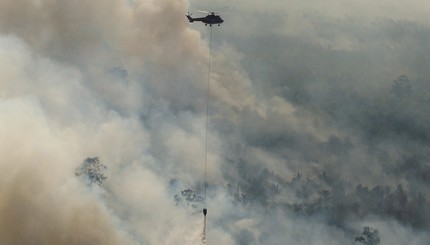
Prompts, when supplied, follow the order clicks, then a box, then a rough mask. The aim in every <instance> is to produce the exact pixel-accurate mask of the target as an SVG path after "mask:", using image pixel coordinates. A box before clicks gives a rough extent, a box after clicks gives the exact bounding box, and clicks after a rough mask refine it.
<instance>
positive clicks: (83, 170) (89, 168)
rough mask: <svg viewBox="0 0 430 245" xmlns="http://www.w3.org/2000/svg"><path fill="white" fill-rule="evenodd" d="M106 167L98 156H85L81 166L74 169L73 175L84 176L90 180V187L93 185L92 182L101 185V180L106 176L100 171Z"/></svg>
mask: <svg viewBox="0 0 430 245" xmlns="http://www.w3.org/2000/svg"><path fill="white" fill-rule="evenodd" d="M106 169H107V167H106V166H105V165H103V164H102V163H100V160H99V158H98V157H93V158H91V157H87V158H86V159H85V160H84V162H83V163H82V164H81V166H80V167H79V168H77V169H76V170H75V175H76V176H86V177H87V178H88V180H89V181H90V187H92V186H93V183H97V184H98V185H99V186H103V181H105V180H106V179H107V177H106V176H105V175H104V174H103V172H102V171H103V170H106Z"/></svg>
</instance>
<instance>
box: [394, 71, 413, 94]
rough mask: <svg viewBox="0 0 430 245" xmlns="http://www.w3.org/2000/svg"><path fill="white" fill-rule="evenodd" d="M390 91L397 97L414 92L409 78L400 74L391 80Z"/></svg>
mask: <svg viewBox="0 0 430 245" xmlns="http://www.w3.org/2000/svg"><path fill="white" fill-rule="evenodd" d="M391 91H392V92H393V93H394V94H395V95H396V96H397V97H399V98H406V97H409V96H411V95H412V94H413V92H414V90H413V88H412V84H411V82H410V81H409V78H408V77H407V76H405V75H401V76H399V77H398V78H397V79H396V80H394V81H393V85H392V86H391Z"/></svg>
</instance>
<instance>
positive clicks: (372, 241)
mask: <svg viewBox="0 0 430 245" xmlns="http://www.w3.org/2000/svg"><path fill="white" fill-rule="evenodd" d="M354 240H355V241H356V242H359V243H362V244H366V245H378V244H379V243H380V242H381V239H380V238H379V232H378V230H377V229H373V228H370V227H369V226H366V227H364V228H363V232H362V233H361V235H359V236H356V237H355V239H354Z"/></svg>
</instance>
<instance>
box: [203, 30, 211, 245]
mask: <svg viewBox="0 0 430 245" xmlns="http://www.w3.org/2000/svg"><path fill="white" fill-rule="evenodd" d="M211 56H212V26H210V37H209V64H208V91H207V95H206V149H205V183H204V185H205V187H204V188H205V199H204V203H205V206H204V208H203V215H204V217H203V231H202V240H201V243H200V244H201V245H206V214H207V212H208V210H207V208H206V192H207V186H208V184H207V180H206V177H207V173H206V170H207V162H208V125H209V97H210V81H211Z"/></svg>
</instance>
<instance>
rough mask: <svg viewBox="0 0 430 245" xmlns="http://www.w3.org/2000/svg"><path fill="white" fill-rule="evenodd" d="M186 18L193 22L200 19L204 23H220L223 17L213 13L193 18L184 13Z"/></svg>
mask: <svg viewBox="0 0 430 245" xmlns="http://www.w3.org/2000/svg"><path fill="white" fill-rule="evenodd" d="M186 16H187V18H188V21H190V22H194V21H201V22H203V23H205V25H210V26H212V25H221V23H223V22H224V20H223V19H221V17H220V16H219V15H215V14H208V15H207V16H206V17H200V18H193V17H191V15H186Z"/></svg>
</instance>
